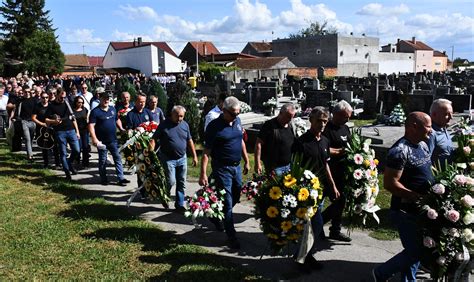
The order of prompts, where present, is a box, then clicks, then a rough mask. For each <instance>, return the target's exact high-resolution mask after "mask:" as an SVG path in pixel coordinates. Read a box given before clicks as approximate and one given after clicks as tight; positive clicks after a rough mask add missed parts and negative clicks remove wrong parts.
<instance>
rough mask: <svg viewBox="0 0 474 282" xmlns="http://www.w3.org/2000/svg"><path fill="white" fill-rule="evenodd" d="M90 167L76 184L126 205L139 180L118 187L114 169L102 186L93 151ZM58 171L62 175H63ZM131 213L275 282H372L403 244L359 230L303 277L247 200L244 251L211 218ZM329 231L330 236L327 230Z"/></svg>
mask: <svg viewBox="0 0 474 282" xmlns="http://www.w3.org/2000/svg"><path fill="white" fill-rule="evenodd" d="M94 149H95V148H94ZM91 167H95V168H93V169H92V168H91V169H87V170H81V171H79V173H78V174H77V175H73V180H75V181H76V182H77V183H78V184H80V185H81V186H82V187H83V188H85V189H87V190H90V191H92V192H93V193H94V195H96V196H99V197H103V198H105V199H106V200H108V201H110V202H111V203H113V204H115V205H118V206H125V205H126V201H127V200H128V198H129V197H130V195H131V193H132V191H133V190H134V185H132V184H134V183H136V176H135V175H131V174H130V173H129V172H128V173H126V178H127V179H129V180H130V181H132V183H131V184H129V185H128V186H127V187H120V186H116V185H114V183H115V182H116V178H115V176H114V175H115V172H114V170H113V167H112V166H109V169H108V174H109V175H112V176H111V177H109V180H110V181H111V184H109V185H108V186H101V185H100V184H98V183H99V182H100V181H99V175H98V170H97V168H96V167H97V154H96V153H92V159H91ZM57 172H58V174H59V175H60V177H63V173H62V171H57ZM198 188H199V185H198V184H197V183H196V182H188V186H187V191H186V194H187V195H192V194H193V193H194V191H196V189H198ZM173 193H174V190H173ZM170 206H171V207H172V206H173V205H170ZM129 211H130V212H131V213H132V214H134V215H137V216H139V217H141V218H143V219H145V220H147V221H149V222H152V223H154V224H157V225H159V226H160V227H161V228H162V229H164V230H167V231H171V232H174V233H175V234H177V235H178V236H180V237H181V238H183V239H184V240H185V241H186V242H189V243H191V244H195V245H199V246H202V247H204V248H206V249H208V250H210V251H212V252H214V253H216V254H219V255H222V256H223V257H226V258H228V259H230V260H231V261H233V262H234V263H236V264H238V265H242V266H244V267H246V268H249V269H250V270H251V271H252V272H254V273H256V274H257V275H261V276H263V277H264V278H266V279H272V280H291V281H372V277H371V269H372V268H373V267H374V266H375V265H377V264H379V263H381V262H384V261H386V260H387V259H389V258H391V257H392V256H393V255H394V254H396V253H398V252H399V251H400V250H401V249H402V247H401V244H400V242H399V241H398V240H395V241H379V240H376V239H373V238H371V237H369V236H368V233H366V232H362V231H357V230H356V231H353V233H352V234H351V237H352V239H353V241H352V242H351V243H350V244H348V243H341V242H336V241H331V240H325V241H321V242H318V243H317V244H318V249H319V251H318V253H317V254H316V258H317V259H318V260H320V261H321V262H322V263H323V264H324V268H323V269H322V270H319V271H313V272H312V273H311V274H303V273H301V272H299V271H298V270H297V268H296V266H295V264H294V262H293V261H292V259H290V258H288V257H287V256H272V253H271V250H270V249H268V248H267V240H266V237H265V236H264V235H263V233H262V232H261V231H260V229H259V224H258V222H257V221H256V220H255V219H254V218H253V213H252V203H251V202H247V201H243V202H242V203H240V204H238V205H236V207H235V208H234V216H235V222H236V229H237V236H238V238H239V239H240V242H241V250H240V251H239V252H231V250H229V249H228V248H227V247H226V235H225V233H223V232H217V231H215V229H214V228H213V225H212V224H210V223H209V222H208V220H207V219H200V220H199V223H201V224H202V226H200V227H195V226H194V225H193V224H192V223H191V220H190V219H187V218H185V217H184V216H183V215H180V214H177V213H174V212H173V211H172V210H165V209H164V208H163V206H162V205H161V204H156V203H155V204H154V203H144V202H141V201H140V200H138V199H137V200H135V201H134V202H133V203H132V204H131V206H130V207H129ZM325 228H326V233H327V232H328V231H327V228H328V226H325ZM293 252H294V250H289V251H285V253H290V254H292V253H293ZM262 255H263V256H262Z"/></svg>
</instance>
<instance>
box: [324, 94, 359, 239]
mask: <svg viewBox="0 0 474 282" xmlns="http://www.w3.org/2000/svg"><path fill="white" fill-rule="evenodd" d="M351 115H352V107H351V105H350V104H349V103H347V102H346V101H344V100H342V101H340V102H338V103H337V104H336V105H335V106H334V108H333V110H332V119H331V120H330V121H329V123H328V125H327V126H326V129H325V130H324V132H323V135H324V136H326V137H327V138H328V139H329V147H330V154H331V161H329V167H330V168H331V173H332V174H333V175H334V181H335V182H336V187H337V191H336V192H335V193H332V190H329V191H325V192H326V193H325V195H327V196H329V198H330V199H331V205H329V206H328V207H327V208H326V209H325V210H324V212H323V219H324V224H326V223H327V222H329V221H330V220H331V227H330V228H329V238H331V239H334V240H338V241H343V242H350V241H351V238H350V237H349V236H347V235H345V234H343V233H341V224H342V213H343V212H344V207H345V203H346V197H345V195H344V187H345V185H346V183H345V182H346V176H345V173H346V167H345V165H344V160H345V149H344V148H345V147H346V144H347V141H348V140H349V138H350V135H351V132H350V130H349V127H348V126H347V125H346V123H347V122H348V121H349V118H350V117H351ZM321 237H323V238H324V237H325V236H324V232H322V233H321Z"/></svg>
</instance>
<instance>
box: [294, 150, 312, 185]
mask: <svg viewBox="0 0 474 282" xmlns="http://www.w3.org/2000/svg"><path fill="white" fill-rule="evenodd" d="M313 169H314V163H312V162H311V160H307V161H306V162H304V163H303V153H295V154H293V155H292V156H291V164H290V171H291V174H292V175H293V177H295V178H296V179H301V178H302V177H303V176H304V171H305V170H309V171H313Z"/></svg>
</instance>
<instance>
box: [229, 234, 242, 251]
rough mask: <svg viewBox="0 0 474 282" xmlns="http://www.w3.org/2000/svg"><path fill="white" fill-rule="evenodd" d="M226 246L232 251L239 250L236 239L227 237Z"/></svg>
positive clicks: (238, 243)
mask: <svg viewBox="0 0 474 282" xmlns="http://www.w3.org/2000/svg"><path fill="white" fill-rule="evenodd" d="M227 246H229V248H231V249H234V250H239V249H240V242H239V240H237V238H236V237H229V239H228V241H227Z"/></svg>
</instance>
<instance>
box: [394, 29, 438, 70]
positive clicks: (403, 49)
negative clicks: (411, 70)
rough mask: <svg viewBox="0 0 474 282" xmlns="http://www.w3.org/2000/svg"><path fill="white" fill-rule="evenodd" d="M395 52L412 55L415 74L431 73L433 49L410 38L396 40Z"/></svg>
mask: <svg viewBox="0 0 474 282" xmlns="http://www.w3.org/2000/svg"><path fill="white" fill-rule="evenodd" d="M396 46H397V52H399V53H413V54H414V60H415V73H416V72H423V71H428V72H429V71H433V48H431V47H430V46H428V45H426V44H425V43H423V42H421V41H419V40H416V38H415V37H412V39H411V40H400V39H398V40H397V45H396Z"/></svg>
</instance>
